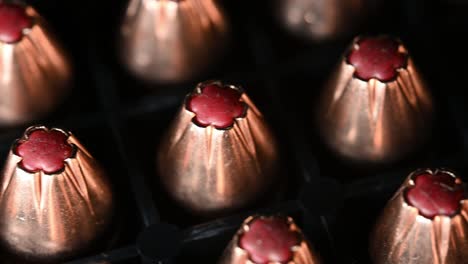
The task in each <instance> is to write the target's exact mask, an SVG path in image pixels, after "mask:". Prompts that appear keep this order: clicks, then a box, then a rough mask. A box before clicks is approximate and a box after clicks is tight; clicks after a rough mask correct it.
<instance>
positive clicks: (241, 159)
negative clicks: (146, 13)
mask: <svg viewBox="0 0 468 264" xmlns="http://www.w3.org/2000/svg"><path fill="white" fill-rule="evenodd" d="M277 160H278V153H277V146H276V141H275V139H274V137H273V135H272V133H271V131H270V128H269V126H268V125H267V123H266V121H265V120H264V119H263V116H262V114H261V113H260V111H259V110H258V109H257V108H256V107H255V105H254V104H253V102H252V101H251V100H250V99H249V97H248V96H247V95H246V93H245V92H244V91H243V89H241V88H240V87H236V86H232V85H225V84H223V83H221V82H219V81H209V82H205V83H201V84H199V85H198V86H197V87H196V88H195V90H194V91H193V92H192V93H190V94H189V95H188V96H187V97H186V100H185V102H184V104H183V105H182V107H181V109H180V110H179V113H178V114H177V116H176V118H175V120H174V121H173V123H172V125H171V126H170V128H169V130H168V131H167V134H166V136H165V138H164V139H163V140H162V141H161V145H160V147H159V150H158V162H157V164H158V172H159V176H160V178H161V183H162V184H163V186H164V187H165V188H166V189H167V190H168V193H169V195H171V196H172V197H173V198H174V199H175V200H176V201H177V202H179V203H180V204H182V205H183V206H184V207H185V208H187V209H188V210H190V211H192V212H193V213H195V214H200V215H205V216H210V215H211V216H212V215H217V214H222V213H225V212H227V211H232V210H236V209H239V208H241V207H244V206H247V205H249V204H251V203H252V202H255V201H256V200H257V199H259V198H260V197H262V196H263V194H264V193H266V190H267V189H270V188H273V187H274V185H273V184H274V182H275V180H276V170H277V166H278V165H277V164H276V163H277Z"/></svg>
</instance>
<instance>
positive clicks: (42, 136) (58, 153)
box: [16, 129, 73, 174]
mask: <svg viewBox="0 0 468 264" xmlns="http://www.w3.org/2000/svg"><path fill="white" fill-rule="evenodd" d="M67 138H68V136H67V135H66V134H65V133H63V132H61V131H57V130H43V129H40V130H34V131H33V132H31V133H30V134H29V136H28V138H27V139H26V140H24V141H22V142H20V143H19V144H18V146H17V147H16V154H17V155H18V156H20V157H21V158H22V160H21V162H20V163H19V166H20V167H21V168H23V169H25V170H26V171H29V172H37V171H43V172H45V173H47V174H52V173H56V172H58V171H60V170H62V169H63V168H64V166H65V165H64V161H65V160H66V159H68V158H70V157H71V155H72V153H73V147H72V145H71V144H69V143H68V142H67Z"/></svg>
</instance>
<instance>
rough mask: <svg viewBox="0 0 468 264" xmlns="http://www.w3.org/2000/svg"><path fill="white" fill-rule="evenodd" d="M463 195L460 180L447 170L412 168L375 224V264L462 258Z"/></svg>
mask: <svg viewBox="0 0 468 264" xmlns="http://www.w3.org/2000/svg"><path fill="white" fill-rule="evenodd" d="M466 197H467V196H466V191H465V186H464V184H463V183H462V181H461V179H460V178H458V177H457V176H456V175H455V174H454V173H453V172H451V171H448V170H429V169H425V170H417V171H415V172H413V173H411V174H410V175H409V176H408V178H407V179H406V181H405V182H404V184H403V185H402V187H401V188H400V189H399V190H398V192H397V193H396V194H395V195H394V196H393V198H392V199H391V200H390V201H389V202H388V204H387V205H386V207H385V209H384V210H383V212H382V214H381V216H380V218H379V219H378V221H377V224H376V226H375V228H374V232H373V234H372V236H371V241H370V245H371V248H370V249H371V256H372V258H373V261H374V263H377V264H380V263H382V264H383V263H385V264H393V263H395V264H396V263H407V264H416V263H441V264H449V263H466V260H467V259H468V241H467V239H466V237H467V236H468V221H467V220H468V219H467V217H468V202H467V199H466Z"/></svg>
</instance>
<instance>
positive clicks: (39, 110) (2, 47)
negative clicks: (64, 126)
mask: <svg viewBox="0 0 468 264" xmlns="http://www.w3.org/2000/svg"><path fill="white" fill-rule="evenodd" d="M26 13H27V14H28V16H30V17H32V18H33V26H32V27H31V28H30V29H26V30H25V31H24V36H23V38H22V39H21V40H20V41H19V42H16V43H11V44H9V43H3V42H0V126H11V125H18V124H24V123H27V122H30V121H32V120H34V119H37V118H40V117H42V116H43V115H45V114H46V113H48V112H50V111H51V110H53V109H54V107H56V106H57V104H58V103H60V102H61V100H62V99H63V97H64V96H65V95H66V94H67V93H68V90H69V84H70V78H71V71H72V69H71V65H70V62H69V59H68V57H67V55H66V54H65V52H64V50H63V49H62V47H61V46H60V44H59V43H58V41H57V40H56V39H55V38H54V36H53V35H52V34H51V32H49V30H48V28H47V25H46V23H45V22H44V20H43V18H42V17H40V16H39V14H38V13H37V12H36V11H35V10H34V9H33V8H32V7H30V6H28V7H27V8H26Z"/></svg>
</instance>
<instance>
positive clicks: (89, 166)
mask: <svg viewBox="0 0 468 264" xmlns="http://www.w3.org/2000/svg"><path fill="white" fill-rule="evenodd" d="M32 129H38V127H32V128H30V130H28V131H31V130H32ZM39 129H46V128H44V127H39ZM28 131H26V133H25V135H24V136H23V139H25V138H26V137H27V134H28ZM60 131H62V130H60ZM64 133H67V132H64ZM68 135H69V137H68V140H67V142H68V143H70V144H72V145H73V146H74V147H75V150H76V151H75V154H74V156H73V157H72V158H69V159H66V160H65V161H64V162H65V168H64V170H63V171H61V172H58V173H56V174H51V175H49V174H45V173H43V172H42V171H39V172H36V173H30V172H27V171H25V170H23V169H22V168H21V167H19V166H18V163H19V162H20V161H21V157H19V156H17V155H15V154H14V151H13V149H14V147H15V145H14V146H13V148H12V150H10V153H9V154H8V158H7V161H6V163H5V167H4V169H3V172H2V175H1V176H2V177H1V184H0V240H1V241H2V244H4V245H5V246H6V247H7V248H8V249H9V250H11V251H12V252H13V253H14V254H16V255H18V256H21V257H27V258H29V259H31V260H47V261H58V260H63V259H64V258H67V257H70V256H72V255H77V254H80V253H81V252H82V251H83V250H86V249H88V248H87V247H89V245H90V243H92V242H93V241H95V239H96V238H98V237H99V236H100V235H101V234H102V233H103V232H104V231H105V230H106V228H107V227H108V225H109V223H110V221H111V217H112V212H113V194H112V190H111V188H110V184H109V182H108V179H107V178H106V176H105V174H104V171H103V170H102V168H101V167H100V166H99V165H98V164H97V163H96V161H95V160H94V158H93V157H92V156H91V154H89V153H88V152H87V150H86V149H85V148H84V147H83V146H82V145H81V144H80V143H79V142H78V140H77V139H76V138H75V136H73V135H71V134H68Z"/></svg>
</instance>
